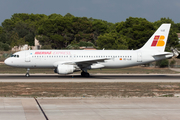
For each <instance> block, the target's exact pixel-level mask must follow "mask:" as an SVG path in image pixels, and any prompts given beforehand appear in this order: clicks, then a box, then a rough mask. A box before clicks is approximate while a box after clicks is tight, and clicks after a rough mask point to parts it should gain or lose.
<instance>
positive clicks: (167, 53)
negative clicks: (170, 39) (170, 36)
mask: <svg viewBox="0 0 180 120" xmlns="http://www.w3.org/2000/svg"><path fill="white" fill-rule="evenodd" d="M162 55H173V53H171V52H162V53H156V54H153V55H152V56H162Z"/></svg>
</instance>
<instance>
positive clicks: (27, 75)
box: [25, 68, 30, 77]
mask: <svg viewBox="0 0 180 120" xmlns="http://www.w3.org/2000/svg"><path fill="white" fill-rule="evenodd" d="M29 70H30V69H29V68H27V72H26V75H25V76H26V77H29V76H30V75H29Z"/></svg>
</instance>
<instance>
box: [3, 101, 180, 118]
mask: <svg viewBox="0 0 180 120" xmlns="http://www.w3.org/2000/svg"><path fill="white" fill-rule="evenodd" d="M37 101H38V103H39V105H40V106H41V108H42V110H41V109H40V107H39V105H38V104H37V102H36V101H35V99H33V98H0V116H1V118H0V119H2V120H12V119H13V120H179V119H180V114H179V113H180V98H38V99H37ZM45 116H46V117H45Z"/></svg>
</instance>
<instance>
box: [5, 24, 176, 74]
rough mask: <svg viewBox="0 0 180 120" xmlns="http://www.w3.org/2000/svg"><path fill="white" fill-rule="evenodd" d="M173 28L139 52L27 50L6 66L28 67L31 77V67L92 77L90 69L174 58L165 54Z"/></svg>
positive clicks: (161, 31) (164, 27) (160, 31)
mask: <svg viewBox="0 0 180 120" xmlns="http://www.w3.org/2000/svg"><path fill="white" fill-rule="evenodd" d="M170 27H171V24H168V23H164V24H162V25H161V26H160V27H159V28H158V29H157V31H156V32H155V33H154V34H153V35H152V36H151V37H150V39H149V40H148V41H147V42H146V43H145V44H144V46H143V47H142V48H140V49H137V50H26V51H20V52H16V53H14V54H13V55H12V56H11V57H9V58H7V59H6V60H5V61H4V63H5V64H6V65H9V66H13V67H21V68H27V72H26V75H25V76H27V77H29V76H30V74H29V70H30V68H53V69H54V72H55V73H58V74H72V73H73V72H76V71H82V72H81V76H83V77H89V76H90V74H89V73H88V72H87V70H90V69H102V68H124V67H130V66H136V65H142V64H146V63H150V62H154V61H158V60H163V59H167V58H171V57H173V53H172V52H165V51H164V50H165V46H166V43H167V39H168V35H169V30H170Z"/></svg>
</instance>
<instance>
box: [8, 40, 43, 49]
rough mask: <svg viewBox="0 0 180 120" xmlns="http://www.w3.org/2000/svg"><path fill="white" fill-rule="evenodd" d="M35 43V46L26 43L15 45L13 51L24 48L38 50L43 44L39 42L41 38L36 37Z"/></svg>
mask: <svg viewBox="0 0 180 120" xmlns="http://www.w3.org/2000/svg"><path fill="white" fill-rule="evenodd" d="M34 45H35V46H28V44H25V45H21V46H14V47H13V48H12V51H23V50H29V49H31V50H38V49H40V48H41V45H40V43H39V40H37V39H36V38H35V39H34Z"/></svg>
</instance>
